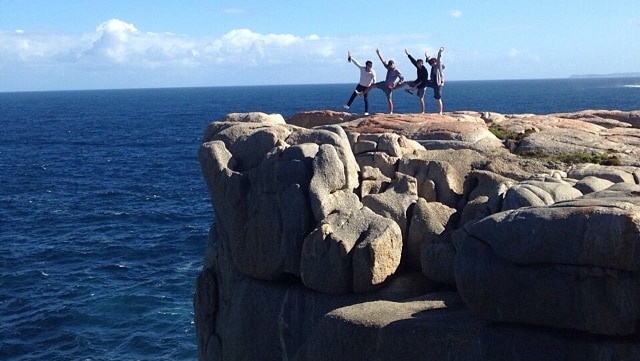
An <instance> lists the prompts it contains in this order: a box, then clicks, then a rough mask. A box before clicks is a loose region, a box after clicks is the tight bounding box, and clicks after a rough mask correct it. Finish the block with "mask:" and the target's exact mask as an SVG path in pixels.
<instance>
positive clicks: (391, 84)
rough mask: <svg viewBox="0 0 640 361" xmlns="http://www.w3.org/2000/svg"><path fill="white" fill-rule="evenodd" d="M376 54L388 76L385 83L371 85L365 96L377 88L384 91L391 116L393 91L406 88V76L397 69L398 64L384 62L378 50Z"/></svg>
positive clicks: (390, 61) (391, 61)
mask: <svg viewBox="0 0 640 361" xmlns="http://www.w3.org/2000/svg"><path fill="white" fill-rule="evenodd" d="M376 54H378V58H380V61H381V62H382V65H384V67H385V69H387V76H386V77H385V80H384V81H380V82H377V83H373V84H371V86H370V87H368V88H367V89H366V90H365V91H364V93H363V94H367V93H369V92H370V91H371V90H372V89H376V88H377V89H380V90H382V92H383V93H384V95H385V96H386V97H387V105H388V106H389V114H393V91H394V90H395V89H397V88H401V87H402V86H404V75H402V73H401V72H400V70H399V69H398V68H396V63H395V62H394V61H393V60H389V61H385V60H384V58H383V57H382V54H380V50H379V49H376ZM396 80H397V82H396Z"/></svg>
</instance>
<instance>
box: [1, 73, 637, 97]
mask: <svg viewBox="0 0 640 361" xmlns="http://www.w3.org/2000/svg"><path fill="white" fill-rule="evenodd" d="M625 74H629V76H621V74H617V73H616V74H596V75H592V74H589V75H570V76H568V77H563V78H517V79H515V78H504V79H454V80H447V81H446V82H447V83H483V82H519V81H523V82H529V81H556V80H570V81H581V80H598V79H600V80H602V79H636V78H638V79H640V73H625ZM409 78H411V77H409ZM355 82H356V81H349V82H339V83H283V84H233V85H184V86H158V87H122V88H118V87H115V88H107V87H105V88H74V89H40V90H37V89H31V90H0V94H11V93H51V92H83V91H89V92H90V91H119V90H170V89H211V88H258V87H264V88H267V87H295V86H335V85H352V84H354V83H355Z"/></svg>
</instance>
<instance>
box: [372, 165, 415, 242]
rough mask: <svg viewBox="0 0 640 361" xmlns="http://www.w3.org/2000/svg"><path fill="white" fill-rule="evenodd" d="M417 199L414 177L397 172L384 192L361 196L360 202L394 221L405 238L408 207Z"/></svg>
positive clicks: (407, 225)
mask: <svg viewBox="0 0 640 361" xmlns="http://www.w3.org/2000/svg"><path fill="white" fill-rule="evenodd" d="M417 200H418V192H417V185H416V179H415V178H413V177H410V176H407V175H403V174H401V173H398V174H397V175H396V178H395V179H394V180H392V181H391V184H390V185H389V187H388V188H387V189H386V190H385V191H384V192H382V193H378V194H369V195H367V196H365V197H363V198H362V203H363V204H364V205H365V206H367V207H369V208H370V209H371V210H372V211H374V212H375V213H377V214H379V215H381V216H383V217H385V218H388V219H391V220H393V221H394V222H396V223H397V224H398V226H400V230H401V232H402V238H403V239H406V236H407V231H408V227H409V224H408V222H409V219H408V218H407V217H408V216H407V215H408V214H409V215H410V207H412V206H413V204H414V203H415V202H416V201H417Z"/></svg>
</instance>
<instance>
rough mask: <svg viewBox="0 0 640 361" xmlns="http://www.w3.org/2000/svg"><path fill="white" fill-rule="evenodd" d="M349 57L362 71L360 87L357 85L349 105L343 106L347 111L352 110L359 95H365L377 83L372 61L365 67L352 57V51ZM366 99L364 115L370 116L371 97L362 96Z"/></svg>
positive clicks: (368, 61) (366, 63) (367, 62)
mask: <svg viewBox="0 0 640 361" xmlns="http://www.w3.org/2000/svg"><path fill="white" fill-rule="evenodd" d="M347 54H348V57H347V60H348V61H349V62H350V63H353V65H355V66H357V67H358V69H360V81H359V82H358V85H356V89H355V90H354V91H353V93H352V94H351V97H350V98H349V101H348V102H347V104H345V105H343V107H344V108H345V109H347V110H349V108H351V104H352V103H353V100H354V99H355V98H356V96H358V94H360V93H363V92H364V91H365V90H366V89H367V88H368V87H370V86H371V85H372V84H374V83H375V82H376V72H375V70H373V63H372V62H371V60H367V61H366V62H365V63H364V64H365V65H364V66H362V65H360V63H358V61H357V60H356V59H355V58H354V57H352V56H351V51H348V52H347ZM362 95H363V98H364V115H369V96H368V94H362Z"/></svg>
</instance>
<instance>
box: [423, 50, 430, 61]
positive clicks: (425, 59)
mask: <svg viewBox="0 0 640 361" xmlns="http://www.w3.org/2000/svg"><path fill="white" fill-rule="evenodd" d="M424 61H426V62H427V63H428V62H429V52H428V51H426V50H425V51H424Z"/></svg>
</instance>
